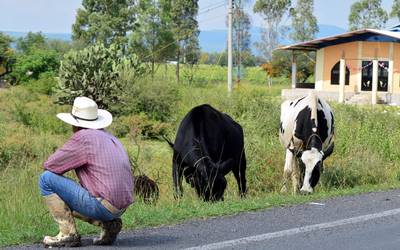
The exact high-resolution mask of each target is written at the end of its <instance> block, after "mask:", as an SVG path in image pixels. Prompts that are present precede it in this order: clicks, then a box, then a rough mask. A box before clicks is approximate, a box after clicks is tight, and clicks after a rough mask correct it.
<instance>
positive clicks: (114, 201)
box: [39, 97, 133, 247]
mask: <svg viewBox="0 0 400 250" xmlns="http://www.w3.org/2000/svg"><path fill="white" fill-rule="evenodd" d="M57 117H58V118H59V119H61V120H62V121H64V122H66V123H68V124H70V125H72V129H73V132H74V133H73V135H72V137H71V138H70V139H69V140H68V141H67V142H66V143H65V144H64V145H63V146H62V147H61V148H59V149H58V150H57V151H56V152H55V153H54V154H53V155H51V156H50V157H49V159H48V160H47V161H46V162H45V163H44V169H45V171H44V173H43V174H41V176H40V178H39V187H40V191H41V194H42V195H43V197H44V201H45V204H46V205H47V207H48V209H49V210H50V213H51V214H52V216H53V218H54V220H55V221H56V222H57V223H58V225H59V229H60V232H59V233H58V234H57V235H56V236H54V237H51V236H45V237H44V239H43V243H44V245H45V246H46V247H48V246H52V247H60V246H67V247H76V246H80V244H81V239H80V236H79V234H78V232H77V230H76V226H75V221H74V217H76V218H79V219H81V220H84V221H86V222H88V223H91V224H93V225H96V226H99V227H101V230H102V232H101V234H100V237H99V238H95V239H94V240H93V243H94V244H95V245H110V244H112V243H113V242H114V241H115V239H116V238H117V235H118V233H119V232H120V231H121V228H122V221H121V219H120V217H121V215H122V214H123V213H124V212H125V210H126V208H127V207H128V206H129V205H130V204H131V203H132V202H133V197H132V192H133V180H132V172H131V168H130V163H129V157H128V155H127V153H126V151H125V149H124V147H123V146H122V144H121V142H120V141H119V140H118V139H117V138H115V137H114V136H113V135H111V134H109V133H108V132H106V131H105V130H104V129H103V128H105V127H107V126H109V125H110V124H111V122H112V115H111V114H110V113H109V112H108V111H106V110H102V109H98V107H97V104H96V103H95V102H94V101H93V100H91V99H89V98H87V97H77V98H76V99H75V100H74V104H73V107H72V112H71V113H60V114H57ZM72 169H74V170H75V173H76V175H77V177H78V178H79V181H80V184H78V183H76V182H75V181H73V180H71V179H69V178H67V177H64V176H63V174H64V173H66V172H68V171H70V170H72Z"/></svg>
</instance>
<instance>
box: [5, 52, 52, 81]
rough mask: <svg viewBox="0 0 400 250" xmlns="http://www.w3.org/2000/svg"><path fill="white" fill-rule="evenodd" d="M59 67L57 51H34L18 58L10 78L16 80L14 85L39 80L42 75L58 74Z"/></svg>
mask: <svg viewBox="0 0 400 250" xmlns="http://www.w3.org/2000/svg"><path fill="white" fill-rule="evenodd" d="M59 65H60V64H59V58H58V54H57V53H56V52H55V51H52V50H41V49H33V50H31V51H30V53H29V54H23V55H20V56H18V57H17V62H16V63H15V66H14V70H13V72H12V73H11V74H10V77H12V78H14V79H15V82H14V83H19V82H24V81H29V80H32V79H39V76H40V75H41V74H42V73H45V72H57V70H58V67H59Z"/></svg>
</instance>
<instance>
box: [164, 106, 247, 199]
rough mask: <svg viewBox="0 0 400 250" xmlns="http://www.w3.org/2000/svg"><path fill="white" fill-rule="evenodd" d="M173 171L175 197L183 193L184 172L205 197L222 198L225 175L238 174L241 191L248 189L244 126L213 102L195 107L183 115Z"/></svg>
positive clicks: (199, 193)
mask: <svg viewBox="0 0 400 250" xmlns="http://www.w3.org/2000/svg"><path fill="white" fill-rule="evenodd" d="M170 145H171V146H172V148H173V150H174V155H173V160H172V168H173V169H172V175H173V182H174V188H175V198H177V197H180V196H182V192H183V189H182V176H184V177H185V180H186V182H187V183H189V184H190V185H191V186H192V187H194V188H195V190H196V193H197V195H198V196H199V197H201V198H202V199H204V200H205V201H218V200H223V197H224V191H225V188H226V185H227V182H226V179H225V175H226V174H228V173H229V172H230V171H232V172H233V174H234V175H235V178H236V181H237V183H238V187H239V193H240V195H241V196H243V195H244V194H245V192H246V175H245V173H246V157H245V152H244V142H243V130H242V127H241V126H240V125H239V124H238V123H236V122H235V121H234V120H233V119H232V118H231V117H229V116H228V115H227V114H224V113H221V112H219V111H218V110H216V109H214V108H213V107H211V106H210V105H207V104H204V105H200V106H197V107H195V108H193V109H192V110H191V111H189V113H188V114H187V115H186V116H185V117H184V118H183V120H182V122H181V124H180V126H179V129H178V132H177V134H176V139H175V143H174V144H172V143H170Z"/></svg>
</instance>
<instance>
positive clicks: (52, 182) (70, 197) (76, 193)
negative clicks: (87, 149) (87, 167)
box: [39, 171, 120, 221]
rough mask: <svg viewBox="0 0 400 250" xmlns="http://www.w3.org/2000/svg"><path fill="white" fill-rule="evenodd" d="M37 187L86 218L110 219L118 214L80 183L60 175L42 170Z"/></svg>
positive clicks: (44, 194)
mask: <svg viewBox="0 0 400 250" xmlns="http://www.w3.org/2000/svg"><path fill="white" fill-rule="evenodd" d="M39 188H40V192H41V193H42V195H43V196H47V195H51V194H57V195H58V196H59V197H60V198H61V199H62V200H63V201H64V202H65V203H66V204H67V205H68V206H69V208H70V209H71V210H72V211H76V212H78V213H80V214H82V215H84V216H86V217H88V218H91V219H95V220H100V221H110V220H113V219H116V218H118V217H119V216H120V214H119V215H114V214H112V213H111V212H110V211H109V210H108V209H107V208H105V207H104V206H103V205H102V204H101V202H100V201H99V200H97V199H96V197H94V196H92V195H91V194H89V192H88V191H87V190H86V189H84V188H83V187H82V186H81V185H79V184H78V183H76V182H75V181H73V180H71V179H69V178H67V177H64V176H62V175H58V174H55V173H52V172H50V171H44V172H43V173H42V174H41V175H40V177H39Z"/></svg>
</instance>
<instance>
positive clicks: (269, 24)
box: [253, 0, 291, 61]
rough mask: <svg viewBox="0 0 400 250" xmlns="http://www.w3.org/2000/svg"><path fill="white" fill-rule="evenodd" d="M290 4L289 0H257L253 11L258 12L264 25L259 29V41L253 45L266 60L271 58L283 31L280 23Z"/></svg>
mask: <svg viewBox="0 0 400 250" xmlns="http://www.w3.org/2000/svg"><path fill="white" fill-rule="evenodd" d="M290 6H291V1H290V0H257V1H256V3H255V4H254V7H253V11H254V12H255V13H259V14H260V15H261V16H262V17H263V19H264V21H265V25H264V27H263V28H262V29H261V41H260V42H256V43H255V46H256V48H257V49H258V51H260V52H261V54H262V55H263V57H264V58H265V59H267V60H268V61H270V60H271V58H272V52H273V50H274V49H275V48H276V47H278V45H279V39H280V38H281V37H283V34H284V33H285V32H284V31H286V30H283V29H282V28H280V26H281V25H280V24H281V21H282V18H283V17H284V15H285V14H287V12H288V10H289V8H290Z"/></svg>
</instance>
